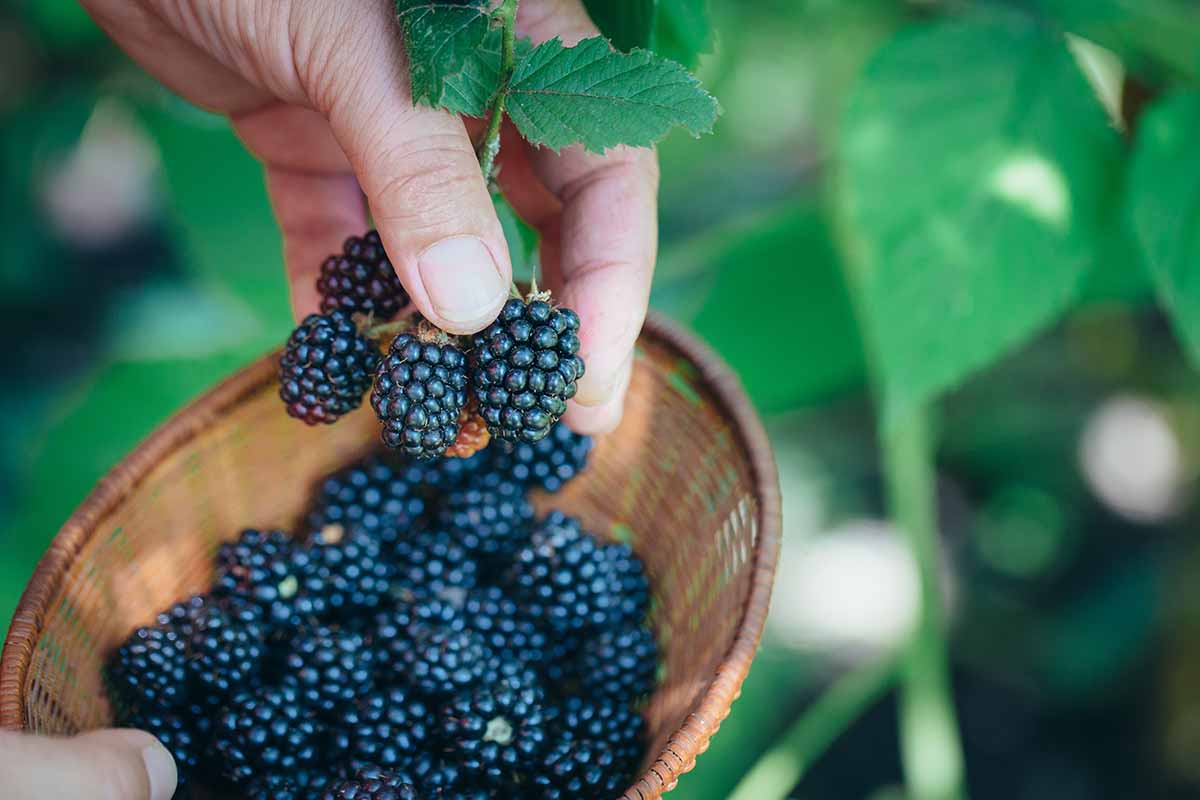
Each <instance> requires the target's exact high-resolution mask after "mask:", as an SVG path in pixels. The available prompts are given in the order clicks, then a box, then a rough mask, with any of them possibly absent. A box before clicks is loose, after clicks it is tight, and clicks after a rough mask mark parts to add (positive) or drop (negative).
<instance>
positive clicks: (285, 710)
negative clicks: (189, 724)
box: [213, 686, 325, 784]
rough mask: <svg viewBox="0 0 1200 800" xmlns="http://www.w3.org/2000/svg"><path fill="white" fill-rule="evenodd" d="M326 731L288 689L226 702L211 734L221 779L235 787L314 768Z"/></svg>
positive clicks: (273, 689) (249, 694) (269, 689)
mask: <svg viewBox="0 0 1200 800" xmlns="http://www.w3.org/2000/svg"><path fill="white" fill-rule="evenodd" d="M324 734H325V730H324V728H323V727H322V726H321V724H320V723H319V722H318V720H317V717H316V711H315V710H313V709H311V708H309V707H308V706H307V705H306V704H305V703H304V702H303V700H302V699H301V696H300V693H299V692H298V691H297V690H296V689H295V688H294V687H291V686H282V687H276V686H265V687H261V688H259V689H256V690H254V691H252V692H243V693H241V694H239V695H237V696H236V697H234V698H233V700H231V701H230V703H229V705H227V706H226V707H225V709H224V711H223V713H222V715H221V718H220V719H219V720H218V721H217V724H216V725H215V726H214V729H213V745H214V749H215V750H216V753H217V756H218V758H219V760H220V762H221V770H222V774H224V776H225V777H227V778H229V779H230V780H232V781H233V782H235V783H238V784H247V783H249V782H250V781H252V780H253V779H254V778H255V777H259V776H262V775H266V774H269V773H276V774H281V773H292V772H295V771H297V770H300V769H304V768H306V767H310V766H313V765H314V763H315V762H316V761H317V758H318V755H319V753H320V751H321V747H322V745H323V744H324V742H323V738H324Z"/></svg>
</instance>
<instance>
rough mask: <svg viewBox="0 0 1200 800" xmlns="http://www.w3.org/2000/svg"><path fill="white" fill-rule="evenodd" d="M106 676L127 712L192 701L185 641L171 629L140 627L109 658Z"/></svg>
mask: <svg viewBox="0 0 1200 800" xmlns="http://www.w3.org/2000/svg"><path fill="white" fill-rule="evenodd" d="M105 678H106V682H107V683H108V687H109V691H110V693H111V694H112V696H113V699H114V701H115V702H116V704H117V705H118V707H119V708H118V712H119V713H122V714H123V715H129V714H134V713H138V712H142V713H147V714H149V713H155V712H159V711H165V710H170V709H177V708H180V707H181V706H183V705H184V704H185V703H186V702H187V700H188V680H187V679H188V672H187V649H186V645H185V642H184V641H183V639H182V638H181V637H180V636H179V635H178V633H177V632H176V631H174V630H171V629H168V628H157V627H156V628H138V629H137V630H135V631H134V632H133V633H132V634H130V636H129V638H128V639H126V640H125V641H124V642H123V643H122V644H121V646H120V647H118V648H117V649H116V650H115V651H114V652H113V654H112V655H111V656H110V657H109V660H108V664H107V665H106V669H105Z"/></svg>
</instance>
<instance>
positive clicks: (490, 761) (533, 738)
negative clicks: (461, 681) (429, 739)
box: [441, 680, 547, 789]
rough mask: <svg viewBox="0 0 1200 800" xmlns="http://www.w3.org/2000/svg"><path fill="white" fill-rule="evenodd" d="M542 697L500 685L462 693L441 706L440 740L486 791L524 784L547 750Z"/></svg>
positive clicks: (515, 685)
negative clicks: (487, 787) (484, 786)
mask: <svg viewBox="0 0 1200 800" xmlns="http://www.w3.org/2000/svg"><path fill="white" fill-rule="evenodd" d="M543 704H544V701H543V698H542V695H541V692H540V691H538V690H537V689H536V688H533V687H531V686H526V685H522V684H521V682H520V681H519V680H500V681H497V682H495V683H494V684H489V685H484V686H480V687H477V688H476V689H474V690H472V691H469V692H464V693H462V694H460V695H458V696H457V697H455V698H453V699H452V700H450V701H449V702H448V703H446V704H445V705H443V706H442V710H441V729H442V739H443V741H445V742H446V743H447V746H448V747H449V749H450V752H451V755H452V758H453V759H454V761H455V762H456V763H458V764H459V765H460V766H462V768H463V769H464V770H466V771H467V772H468V773H470V774H473V775H475V776H477V779H478V780H479V781H481V782H482V783H484V784H485V785H488V786H491V787H493V788H496V789H504V788H508V787H512V786H515V785H517V784H520V783H524V782H525V781H526V780H527V779H528V777H529V775H530V773H531V772H532V771H534V770H535V769H536V768H537V767H538V764H539V760H540V758H541V756H542V753H543V751H544V750H545V748H546V742H547V739H546V725H545V722H546V720H545V713H544V712H543V710H542V709H543Z"/></svg>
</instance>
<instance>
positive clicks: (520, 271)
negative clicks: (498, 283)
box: [492, 194, 539, 283]
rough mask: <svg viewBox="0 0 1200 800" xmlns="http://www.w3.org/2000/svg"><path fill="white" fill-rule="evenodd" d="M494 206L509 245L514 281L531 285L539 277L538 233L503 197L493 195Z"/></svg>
mask: <svg viewBox="0 0 1200 800" xmlns="http://www.w3.org/2000/svg"><path fill="white" fill-rule="evenodd" d="M492 205H493V206H494V207H495V209H496V217H497V218H498V219H499V220H500V228H501V229H502V230H503V231H504V240H505V241H506V242H507V243H508V257H509V259H510V260H511V261H512V276H513V280H514V281H516V282H517V283H529V282H531V281H532V280H533V278H535V277H538V276H537V275H536V274H535V273H536V270H537V250H538V241H539V237H538V232H537V231H536V230H534V229H533V228H531V227H530V226H529V225H528V224H526V222H525V220H523V219H521V218H520V217H519V216H517V212H516V211H515V210H514V209H513V207H512V206H511V205H509V202H508V201H507V200H505V199H504V197H503V196H502V195H499V194H494V195H492Z"/></svg>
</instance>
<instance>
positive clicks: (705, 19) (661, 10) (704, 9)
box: [651, 0, 713, 69]
mask: <svg viewBox="0 0 1200 800" xmlns="http://www.w3.org/2000/svg"><path fill="white" fill-rule="evenodd" d="M651 46H652V48H653V49H654V51H655V52H656V53H658V54H659V55H662V56H665V57H667V58H670V59H673V60H675V61H678V62H679V63H680V64H683V65H684V66H685V67H688V68H689V69H691V68H693V67H695V66H696V62H697V61H699V60H700V55H701V54H702V53H711V52H712V48H713V32H712V23H711V22H710V21H709V14H708V0H659V3H658V15H657V19H656V25H655V30H654V42H653V44H652V45H651Z"/></svg>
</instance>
